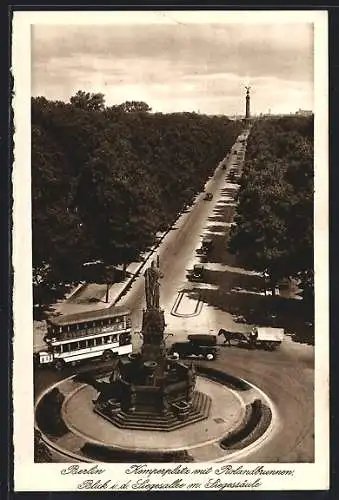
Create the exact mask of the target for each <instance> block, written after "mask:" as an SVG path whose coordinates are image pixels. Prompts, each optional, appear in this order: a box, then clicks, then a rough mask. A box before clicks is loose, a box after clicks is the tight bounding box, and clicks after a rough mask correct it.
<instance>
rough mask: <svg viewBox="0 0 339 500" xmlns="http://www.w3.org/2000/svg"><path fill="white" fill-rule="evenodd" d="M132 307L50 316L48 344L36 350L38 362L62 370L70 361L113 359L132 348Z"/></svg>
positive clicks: (127, 352)
mask: <svg viewBox="0 0 339 500" xmlns="http://www.w3.org/2000/svg"><path fill="white" fill-rule="evenodd" d="M131 338H132V336H131V317H130V311H129V310H128V309H126V308H122V307H114V308H113V309H110V310H100V311H89V312H85V313H79V314H71V315H60V316H51V317H49V318H48V319H47V335H46V336H45V337H44V342H45V343H46V346H47V348H46V349H45V350H43V351H39V352H38V353H37V354H36V357H35V360H36V362H37V364H38V366H44V365H52V366H54V367H55V368H56V369H57V370H61V369H62V368H63V367H64V366H65V365H66V364H72V365H75V364H76V363H77V362H79V361H83V360H86V359H89V358H96V357H101V358H102V359H104V360H109V359H111V358H113V357H115V356H122V355H125V354H130V353H131V352H132V340H131Z"/></svg>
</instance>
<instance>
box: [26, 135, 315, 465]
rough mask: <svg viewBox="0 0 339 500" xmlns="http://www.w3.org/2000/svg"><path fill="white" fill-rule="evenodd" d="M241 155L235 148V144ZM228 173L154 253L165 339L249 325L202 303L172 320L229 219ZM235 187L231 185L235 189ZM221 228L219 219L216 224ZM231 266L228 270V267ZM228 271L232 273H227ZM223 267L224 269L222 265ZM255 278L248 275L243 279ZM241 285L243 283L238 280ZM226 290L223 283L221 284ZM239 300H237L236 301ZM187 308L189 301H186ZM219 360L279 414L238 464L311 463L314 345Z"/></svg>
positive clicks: (138, 299)
mask: <svg viewBox="0 0 339 500" xmlns="http://www.w3.org/2000/svg"><path fill="white" fill-rule="evenodd" d="M234 149H236V150H237V151H238V152H239V151H240V153H239V159H241V157H242V156H243V153H242V152H241V147H240V145H239V144H235V145H234ZM234 156H235V155H232V154H231V155H230V159H229V160H228V162H227V168H228V169H229V168H231V164H232V162H233V159H234ZM225 176H226V172H225V170H223V169H222V167H221V166H219V167H218V168H217V170H216V172H215V175H214V176H213V177H212V178H211V179H210V180H209V182H208V184H207V185H206V191H208V192H211V193H213V195H214V196H213V200H212V201H205V200H204V199H203V197H204V195H203V194H201V195H199V196H198V198H197V200H196V202H195V204H194V205H193V206H192V207H191V208H190V209H189V210H188V211H187V213H184V214H183V215H182V216H181V217H180V219H179V220H178V222H177V224H176V225H175V227H174V228H173V230H172V231H170V233H169V234H168V235H167V237H166V238H165V239H164V241H163V242H162V244H161V246H160V248H159V251H158V255H159V256H160V267H161V270H162V272H163V273H164V277H163V279H162V283H161V305H162V307H163V308H164V309H165V314H166V322H167V325H168V327H167V331H168V332H171V333H173V334H174V336H173V337H172V338H170V339H169V341H173V340H176V339H178V338H179V339H180V338H183V337H185V336H186V335H187V333H208V332H210V333H216V332H217V331H218V329H219V328H220V327H224V328H228V329H230V330H233V331H235V330H238V331H239V330H241V329H246V328H247V329H248V328H249V325H246V324H239V323H238V322H237V318H236V317H235V316H234V314H231V313H229V312H228V311H227V310H225V308H224V309H223V308H222V307H216V306H215V304H213V303H208V301H204V304H203V307H202V309H201V311H200V309H199V308H198V309H199V311H200V312H199V314H198V315H197V316H193V317H187V318H183V317H175V316H172V315H171V314H170V311H171V310H172V308H173V305H174V304H175V302H176V300H177V297H178V292H179V291H180V290H181V289H183V288H187V286H188V282H187V279H186V274H187V270H188V269H190V268H192V266H193V264H194V263H195V262H198V260H196V257H195V250H196V249H197V248H198V247H199V246H200V241H201V239H202V236H203V235H204V234H206V233H207V229H208V227H209V226H210V224H211V223H210V222H209V221H211V218H212V219H218V217H216V214H217V215H218V214H220V213H222V214H223V224H225V223H230V222H231V221H232V217H233V213H234V206H232V201H233V200H232V199H229V197H230V193H231V192H232V189H231V186H230V185H228V186H227V189H225ZM233 187H234V186H233ZM217 223H218V224H220V217H219V222H217ZM229 267H232V266H229ZM229 267H228V270H229V271H232V269H229ZM221 268H222V266H221ZM221 274H222V275H223V276H224V277H223V279H224V280H226V288H227V290H229V291H231V292H232V286H233V285H234V283H235V282H236V280H238V282H239V280H240V278H241V280H242V275H241V272H240V271H239V270H238V269H236V268H234V269H233V272H227V273H224V274H223V273H221ZM250 278H251V279H254V278H255V277H253V276H252V277H248V276H247V277H246V279H250ZM241 285H242V286H245V285H244V284H243V281H241ZM223 286H224V287H225V282H223ZM143 287H144V281H143V278H142V277H140V278H138V279H137V280H136V282H135V283H134V284H133V286H132V288H131V290H130V292H129V293H128V295H126V297H125V298H124V299H123V301H124V302H125V303H126V304H127V305H128V306H129V307H130V308H131V310H132V325H133V328H134V330H138V329H140V327H141V316H142V308H143V307H144V290H143ZM237 300H239V301H241V300H242V299H241V297H238V299H237ZM186 302H187V304H189V300H187V301H186ZM140 343H141V340H140V337H139V336H138V335H135V336H134V344H135V347H136V348H137V347H138V346H139V345H140ZM221 351H222V352H221V355H220V359H219V360H218V361H216V363H217V364H218V365H219V367H220V368H222V369H224V370H225V371H229V372H231V373H233V374H234V375H236V376H239V377H243V378H245V379H247V380H248V381H249V382H252V383H253V384H255V385H257V386H258V387H259V388H261V389H262V390H263V391H264V392H265V393H266V394H267V395H268V396H269V397H270V398H271V399H272V401H273V402H274V404H275V406H276V408H277V413H278V416H279V425H280V429H279V432H278V433H277V434H276V435H274V436H273V438H272V440H270V441H268V442H267V443H266V444H265V445H264V446H263V447H262V448H260V450H256V452H255V453H252V454H251V455H250V456H248V457H243V458H242V459H241V461H252V462H257V461H258V462H260V461H268V462H270V461H279V462H284V461H289V462H293V461H296V462H297V461H300V462H305V461H312V459H313V441H314V439H313V403H314V402H313V392H314V390H313V377H314V368H313V357H314V352H313V347H311V346H306V345H303V344H296V343H293V342H292V341H291V340H290V338H289V337H287V339H286V341H284V343H283V344H282V346H281V349H280V350H279V351H276V352H266V351H248V350H246V349H240V348H237V347H232V348H228V347H222V348H221ZM60 377H61V376H60V375H59V374H55V373H54V372H51V371H50V370H46V371H43V372H39V373H38V374H36V378H35V381H36V382H35V391H36V393H39V392H40V391H41V390H42V389H43V388H44V387H47V386H48V385H50V384H51V383H52V382H54V381H55V380H57V379H58V378H60Z"/></svg>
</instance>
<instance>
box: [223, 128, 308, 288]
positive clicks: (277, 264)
mask: <svg viewBox="0 0 339 500" xmlns="http://www.w3.org/2000/svg"><path fill="white" fill-rule="evenodd" d="M301 121H303V120H302V119H298V120H297V121H296V120H295V119H280V120H276V119H272V120H265V121H261V122H260V124H256V125H254V127H253V129H252V132H251V135H250V137H249V141H248V147H247V152H246V163H245V167H244V173H243V176H242V179H241V187H240V190H239V195H238V200H239V206H238V214H237V216H236V222H237V226H236V227H235V228H234V229H233V231H232V233H231V239H230V243H229V248H230V251H231V252H233V253H236V254H238V255H239V257H240V258H241V260H242V261H243V262H244V263H245V265H247V266H249V267H251V268H253V269H257V270H259V271H261V272H264V271H265V270H266V271H268V273H269V275H270V278H271V286H272V289H275V284H276V282H277V281H278V280H279V279H280V278H283V277H290V276H295V277H298V278H300V276H308V277H309V276H312V269H313V135H312V134H311V136H309V135H307V134H310V132H311V131H312V130H313V127H309V126H301V125H300V123H301ZM289 127H290V128H289ZM300 130H301V131H302V134H301V133H300ZM306 281H307V283H308V285H307V286H309V284H310V282H311V279H310V278H308V279H307V280H306Z"/></svg>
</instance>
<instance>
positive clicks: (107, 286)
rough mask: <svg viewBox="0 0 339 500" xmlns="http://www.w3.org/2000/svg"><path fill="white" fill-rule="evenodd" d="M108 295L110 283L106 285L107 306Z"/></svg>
mask: <svg viewBox="0 0 339 500" xmlns="http://www.w3.org/2000/svg"><path fill="white" fill-rule="evenodd" d="M108 295H109V283H108V282H107V283H106V297H105V302H106V304H107V303H108Z"/></svg>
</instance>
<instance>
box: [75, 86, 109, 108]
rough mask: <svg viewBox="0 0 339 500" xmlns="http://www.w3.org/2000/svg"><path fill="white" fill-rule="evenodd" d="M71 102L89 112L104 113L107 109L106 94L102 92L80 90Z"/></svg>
mask: <svg viewBox="0 0 339 500" xmlns="http://www.w3.org/2000/svg"><path fill="white" fill-rule="evenodd" d="M69 101H70V103H71V104H72V105H73V106H75V107H77V108H80V109H84V110H87V111H102V110H103V109H104V107H105V98H104V94H101V93H100V92H99V93H90V92H84V91H83V90H78V92H77V93H76V94H75V95H74V96H72V97H71V98H70V100H69Z"/></svg>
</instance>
